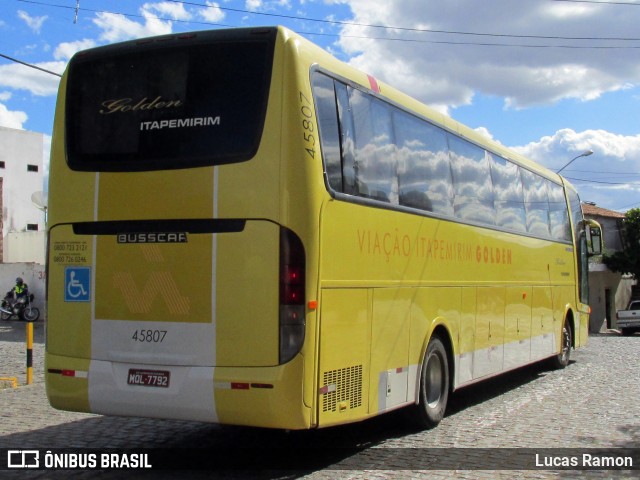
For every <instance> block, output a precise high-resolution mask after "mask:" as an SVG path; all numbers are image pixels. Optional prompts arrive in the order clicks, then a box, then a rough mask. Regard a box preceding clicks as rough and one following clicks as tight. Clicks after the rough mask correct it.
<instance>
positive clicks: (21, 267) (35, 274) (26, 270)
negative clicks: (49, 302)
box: [0, 263, 46, 320]
mask: <svg viewBox="0 0 640 480" xmlns="http://www.w3.org/2000/svg"><path fill="white" fill-rule="evenodd" d="M17 277H22V279H23V280H24V281H25V283H26V284H27V285H28V286H29V291H30V292H31V293H33V294H34V295H35V298H34V300H33V304H34V305H35V306H36V307H38V308H39V309H40V320H42V319H44V318H46V311H45V287H46V276H45V269H44V265H41V264H38V263H2V264H0V297H1V298H4V296H5V294H6V293H7V292H8V291H9V290H11V289H12V288H13V286H14V285H15V284H16V278H17Z"/></svg>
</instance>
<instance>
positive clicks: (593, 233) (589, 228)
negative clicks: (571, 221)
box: [585, 220, 604, 255]
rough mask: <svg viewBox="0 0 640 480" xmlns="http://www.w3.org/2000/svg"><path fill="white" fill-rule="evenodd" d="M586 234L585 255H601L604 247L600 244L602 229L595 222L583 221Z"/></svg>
mask: <svg viewBox="0 0 640 480" xmlns="http://www.w3.org/2000/svg"><path fill="white" fill-rule="evenodd" d="M585 231H586V234H587V253H588V254H589V255H602V250H603V249H604V245H603V243H602V227H601V226H600V224H599V223H598V222H596V221H595V220H585Z"/></svg>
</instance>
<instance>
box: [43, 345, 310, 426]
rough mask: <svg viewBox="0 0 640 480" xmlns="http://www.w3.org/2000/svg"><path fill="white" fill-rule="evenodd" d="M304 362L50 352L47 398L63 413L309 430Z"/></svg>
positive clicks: (296, 360) (300, 359)
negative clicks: (249, 363) (227, 362)
mask: <svg viewBox="0 0 640 480" xmlns="http://www.w3.org/2000/svg"><path fill="white" fill-rule="evenodd" d="M303 373H304V367H303V358H302V356H300V355H298V356H297V357H296V358H295V359H294V360H292V361H291V362H289V363H287V364H286V365H281V366H274V367H194V366H173V365H172V366H168V365H142V364H134V363H124V362H111V361H102V360H91V361H89V360H83V359H76V358H69V357H61V356H56V355H51V354H47V366H46V382H47V395H48V397H49V401H50V403H51V405H52V406H53V407H55V408H58V409H61V410H72V411H83V412H91V413H99V414H104V415H118V416H139V417H152V418H167V419H178V420H194V421H203V422H212V423H222V424H233V425H248V426H258V427H271V428H284V429H306V428H310V427H311V409H310V408H308V407H306V406H305V405H304V402H303V378H304V376H303Z"/></svg>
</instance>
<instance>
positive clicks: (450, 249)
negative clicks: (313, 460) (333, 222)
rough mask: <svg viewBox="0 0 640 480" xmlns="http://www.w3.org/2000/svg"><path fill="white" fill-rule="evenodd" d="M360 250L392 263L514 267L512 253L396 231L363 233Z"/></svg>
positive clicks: (359, 239)
mask: <svg viewBox="0 0 640 480" xmlns="http://www.w3.org/2000/svg"><path fill="white" fill-rule="evenodd" d="M357 234H358V247H359V251H360V253H361V254H367V255H379V256H381V257H384V258H385V259H386V261H389V260H390V258H391V257H406V258H409V257H412V258H426V259H432V260H437V261H443V262H472V263H480V264H494V265H495V264H501V265H511V264H512V261H513V257H512V250H511V249H510V248H501V247H496V246H491V245H482V244H477V243H471V242H459V241H455V240H454V241H452V240H450V239H446V238H438V237H433V238H429V237H425V236H421V235H416V236H415V237H412V236H410V235H408V234H402V233H401V232H399V231H398V230H397V229H396V230H394V231H387V232H377V231H372V230H360V229H358V231H357Z"/></svg>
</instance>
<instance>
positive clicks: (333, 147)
mask: <svg viewBox="0 0 640 480" xmlns="http://www.w3.org/2000/svg"><path fill="white" fill-rule="evenodd" d="M313 91H314V94H315V102H316V112H317V117H318V123H319V127H320V133H321V135H320V138H321V142H320V143H321V146H322V156H323V159H324V167H325V174H326V176H327V181H328V182H329V186H330V187H331V188H332V189H333V190H336V191H338V192H341V191H342V190H343V187H342V161H341V155H340V130H339V126H338V112H337V110H336V106H337V102H336V95H335V89H334V86H333V80H332V79H331V78H329V77H327V76H326V75H315V76H314V78H313Z"/></svg>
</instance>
